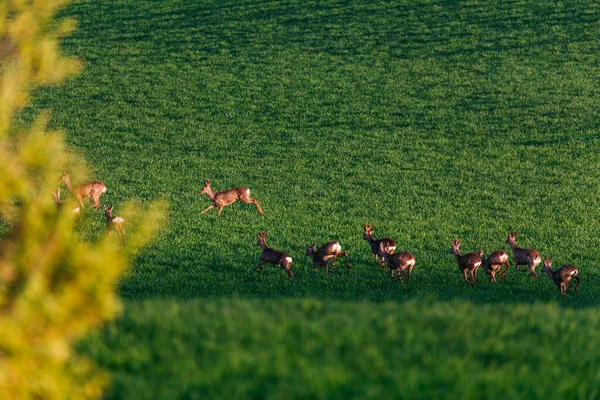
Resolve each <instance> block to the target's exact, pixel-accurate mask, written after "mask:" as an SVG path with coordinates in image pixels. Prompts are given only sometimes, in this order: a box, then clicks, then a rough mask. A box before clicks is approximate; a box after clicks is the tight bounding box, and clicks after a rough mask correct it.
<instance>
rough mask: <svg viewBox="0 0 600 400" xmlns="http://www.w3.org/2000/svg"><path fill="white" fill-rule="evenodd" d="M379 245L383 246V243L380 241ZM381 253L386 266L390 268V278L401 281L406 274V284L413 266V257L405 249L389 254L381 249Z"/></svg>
mask: <svg viewBox="0 0 600 400" xmlns="http://www.w3.org/2000/svg"><path fill="white" fill-rule="evenodd" d="M380 246H384V244H383V243H381V244H380ZM381 254H382V258H383V262H384V264H385V263H387V265H388V268H389V269H390V270H391V275H392V278H394V279H396V280H399V281H400V282H402V279H403V278H404V277H405V276H406V284H407V285H408V284H409V283H410V276H411V273H412V270H413V267H414V266H415V257H414V256H413V255H412V254H411V253H409V252H407V251H403V252H400V253H393V254H390V253H388V252H386V251H383V249H382V253H381ZM394 274H397V276H396V277H394Z"/></svg>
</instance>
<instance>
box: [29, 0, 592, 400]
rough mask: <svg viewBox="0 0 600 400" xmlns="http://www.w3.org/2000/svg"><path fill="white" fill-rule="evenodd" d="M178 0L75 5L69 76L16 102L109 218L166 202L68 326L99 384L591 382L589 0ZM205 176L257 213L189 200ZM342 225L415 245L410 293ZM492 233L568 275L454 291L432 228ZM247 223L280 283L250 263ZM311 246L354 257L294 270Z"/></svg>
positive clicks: (583, 393) (511, 391)
mask: <svg viewBox="0 0 600 400" xmlns="http://www.w3.org/2000/svg"><path fill="white" fill-rule="evenodd" d="M196 3H198V2H190V1H162V2H141V1H134V0H127V1H125V0H110V1H82V2H78V3H76V4H75V5H73V6H72V7H71V8H69V9H68V10H66V12H65V14H68V15H71V16H73V17H75V18H76V19H77V20H78V21H79V29H78V30H77V32H76V33H75V34H74V35H73V36H72V37H71V38H69V39H68V40H66V41H65V43H64V45H65V48H66V50H67V51H68V52H69V53H70V54H74V55H77V56H79V57H80V58H81V59H82V60H83V61H84V63H85V69H84V72H83V74H82V75H81V76H80V77H78V78H77V79H73V80H71V81H70V82H69V83H68V84H67V85H65V86H64V87H61V88H59V89H52V90H46V91H42V92H40V93H38V95H37V96H36V100H35V108H51V109H52V116H53V124H55V125H56V126H59V127H62V128H64V129H65V131H66V134H67V137H68V140H69V142H70V143H71V144H72V145H73V147H74V148H76V149H78V150H80V151H81V152H82V153H83V154H84V155H85V157H86V159H87V160H88V161H89V162H90V164H91V165H93V167H94V169H95V176H94V178H97V179H101V180H102V181H103V182H105V183H106V185H107V186H108V188H109V191H108V193H107V195H105V196H104V197H103V199H102V201H103V203H105V204H106V203H115V204H116V207H115V212H116V213H117V214H118V208H119V204H120V203H121V202H122V201H123V200H125V199H127V198H139V199H140V200H142V201H144V200H147V199H153V198H166V199H168V200H169V202H170V209H171V212H170V225H169V227H168V229H167V231H166V232H165V234H164V235H163V236H162V238H161V239H160V240H159V241H158V242H157V243H156V244H155V245H154V246H153V247H152V248H151V249H149V250H148V251H146V252H145V253H144V254H143V255H142V256H141V257H140V259H139V260H138V262H137V263H136V265H135V266H134V268H133V270H132V271H131V273H130V274H129V275H128V276H127V277H125V278H124V279H123V282H122V283H121V285H120V292H121V294H122V296H123V298H124V299H126V301H125V313H124V316H123V317H122V318H121V319H120V320H119V321H117V322H116V323H115V324H114V325H113V326H110V327H108V328H107V329H106V331H104V332H102V333H99V334H98V335H97V336H94V337H93V338H91V339H90V340H89V341H87V342H86V343H84V344H83V345H82V346H83V350H84V353H85V354H92V355H93V356H94V358H95V359H96V360H97V361H98V362H99V364H100V365H101V366H103V367H106V368H107V369H108V370H110V371H111V372H112V373H113V377H114V382H115V385H114V388H113V390H112V391H111V392H110V395H109V397H111V398H147V397H149V396H150V397H152V396H153V395H154V396H156V397H161V398H176V397H181V398H203V396H201V394H204V395H207V394H210V395H211V396H210V397H222V398H232V397H239V398H247V397H265V398H267V397H268V398H293V397H306V398H350V397H357V398H368V397H372V398H397V397H398V396H404V397H409V398H427V397H429V398H431V397H446V396H448V397H453V398H459V397H460V398H481V397H496V398H543V397H548V396H550V397H556V396H553V395H555V394H556V395H558V394H560V396H559V397H562V398H567V397H573V398H593V397H598V396H599V394H598V393H599V392H598V389H599V388H598V386H599V385H598V383H597V382H598V376H597V371H598V361H599V360H598V357H597V354H598V353H599V351H600V349H599V346H598V342H597V340H596V337H597V331H598V329H597V328H598V326H597V325H598V323H597V322H596V320H597V319H598V316H599V314H598V305H599V302H600V288H599V287H598V285H597V283H598V273H599V272H600V270H599V268H598V261H599V260H600V248H599V244H600V242H599V238H600V227H599V224H598V223H597V221H598V220H600V208H599V207H598V200H597V198H598V195H599V179H598V177H599V176H600V137H599V136H598V121H599V117H600V115H599V114H600V111H599V110H600V96H599V94H600V93H599V85H598V77H599V75H600V59H599V58H600V56H599V55H600V41H599V38H600V23H599V20H600V6H598V5H594V4H592V3H591V2H588V1H583V0H574V1H567V2H544V3H548V4H539V3H540V2H537V1H511V2H491V1H483V2H477V1H466V2H450V1H445V2H444V1H441V2H435V1H433V2H425V1H423V2H419V1H407V2H392V3H390V2H345V1H328V2H304V1H287V2H284V1H269V2H261V1H238V0H235V1H233V0H226V1H220V0H219V1H213V2H211V1H204V2H201V4H196ZM206 178H210V179H212V181H213V188H214V189H215V190H217V191H218V190H223V189H227V188H230V187H235V186H248V187H250V188H251V191H252V196H253V197H254V198H256V199H257V200H258V201H259V202H260V203H261V205H262V207H263V209H264V210H265V212H266V213H267V216H266V217H261V216H260V215H259V214H258V213H257V211H256V208H255V207H254V206H253V205H245V204H240V203H236V204H234V205H232V206H229V207H227V208H225V210H224V211H223V214H222V216H221V217H217V215H216V210H211V211H210V212H209V213H207V214H205V215H202V216H200V215H199V213H200V211H202V210H203V209H204V208H206V207H207V206H208V205H209V204H210V202H209V201H208V199H207V197H206V196H204V195H203V196H200V195H199V193H198V192H199V190H200V189H201V187H202V184H203V182H204V179H206ZM74 180H76V178H75V177H74ZM365 222H370V223H372V224H374V225H375V236H376V237H383V236H390V237H392V238H394V239H395V240H396V242H397V243H398V251H401V250H408V251H411V252H412V253H413V254H414V255H415V257H416V259H417V263H416V266H415V270H414V276H413V281H412V282H411V285H410V287H406V286H403V285H399V284H398V283H397V282H395V281H392V280H391V279H389V277H388V275H387V272H386V273H384V272H382V271H381V270H379V269H378V268H377V267H376V266H375V265H374V264H373V261H372V257H371V254H370V252H369V249H368V246H367V244H366V242H364V240H363V239H362V224H363V223H365ZM102 224H103V221H102V218H101V214H100V212H91V211H88V216H87V219H86V220H85V221H84V223H83V224H82V228H81V229H82V231H83V234H84V235H87V236H89V237H93V236H94V235H95V232H96V231H97V230H100V229H101V227H102ZM509 230H518V231H520V232H521V234H520V236H519V237H518V238H517V241H518V243H519V244H520V245H521V246H524V247H525V246H527V247H534V248H536V249H537V250H538V251H539V252H540V253H541V254H542V256H549V257H552V258H553V259H554V265H555V266H557V267H559V266H560V265H562V264H565V263H567V262H568V263H573V264H575V265H576V266H578V267H579V270H580V275H581V277H582V279H583V281H582V285H581V292H580V293H579V294H578V295H573V294H571V293H570V294H569V296H567V297H566V298H559V297H560V296H559V291H558V288H557V287H555V286H554V285H553V284H552V282H551V281H550V280H549V279H548V278H547V277H546V276H545V275H542V274H541V271H539V270H538V273H540V278H539V279H538V280H535V281H534V280H527V279H526V278H525V276H526V275H525V274H518V273H516V272H515V271H514V268H513V269H511V271H510V272H509V273H508V275H507V278H506V279H505V280H504V281H502V282H500V283H498V284H497V285H492V284H491V283H490V282H489V280H488V278H487V276H485V274H483V273H482V272H481V271H480V274H479V277H478V281H477V284H476V286H475V287H474V288H471V287H468V286H467V285H466V284H465V282H464V281H462V276H461V274H460V273H459V271H458V268H457V267H456V263H455V260H454V257H453V256H451V255H450V254H449V250H450V243H451V239H453V238H455V237H456V238H459V239H460V240H462V241H463V243H464V244H463V246H462V249H461V250H463V252H469V251H474V250H476V249H478V248H483V249H485V250H486V254H489V252H490V251H493V250H497V249H505V250H509V248H508V246H507V245H506V244H505V243H504V241H505V239H506V236H507V233H508V231H509ZM259 231H267V232H268V233H269V239H268V240H267V242H268V244H269V245H270V246H272V247H274V248H276V249H280V250H285V251H287V252H290V253H291V254H292V255H293V256H294V265H293V270H294V275H295V279H294V280H289V279H288V278H287V276H286V274H285V273H284V272H283V271H282V270H278V269H275V268H272V267H269V266H266V267H265V269H264V270H263V272H262V273H261V274H260V275H258V274H256V273H255V272H254V269H255V268H256V266H257V264H258V256H259V253H260V249H259V248H258V247H256V246H255V243H256V240H257V233H258V232H259ZM313 240H316V241H317V242H318V243H320V244H321V243H324V242H326V241H329V240H339V241H340V243H341V244H342V247H343V249H344V250H345V251H348V252H349V254H350V261H351V264H352V265H353V266H354V269H353V270H352V271H346V270H345V269H344V268H338V270H335V271H333V272H331V273H330V274H329V276H325V275H324V274H322V272H321V273H317V274H313V273H312V265H311V264H310V262H309V260H308V258H307V257H305V256H304V251H305V247H304V243H305V242H306V241H311V242H312V241H313ZM509 254H510V251H509ZM340 264H342V263H340ZM232 297H236V299H235V300H231V298H232ZM165 298H168V299H165ZM192 299H193V300H192ZM141 300H143V302H140V301H141ZM546 303H557V304H550V305H549V304H546ZM315 310H318V311H315ZM573 371H576V373H572V374H571V372H573ZM562 374H566V375H562ZM159 386H160V389H159Z"/></svg>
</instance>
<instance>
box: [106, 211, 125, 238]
mask: <svg viewBox="0 0 600 400" xmlns="http://www.w3.org/2000/svg"><path fill="white" fill-rule="evenodd" d="M113 208H115V206H112V207H110V208H109V207H106V206H104V216H105V217H106V232H107V233H108V234H109V235H112V233H113V232H115V231H116V232H117V236H118V237H119V242H120V243H121V244H124V243H125V225H124V224H125V220H124V219H123V218H121V217H116V216H115V217H113V215H112V210H113Z"/></svg>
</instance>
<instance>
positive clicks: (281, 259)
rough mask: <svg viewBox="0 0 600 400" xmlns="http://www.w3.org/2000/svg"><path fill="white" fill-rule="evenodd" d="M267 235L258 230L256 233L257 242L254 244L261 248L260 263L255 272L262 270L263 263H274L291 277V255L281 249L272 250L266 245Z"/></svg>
mask: <svg viewBox="0 0 600 400" xmlns="http://www.w3.org/2000/svg"><path fill="white" fill-rule="evenodd" d="M267 236H268V235H267V233H266V232H260V233H259V234H258V242H257V243H256V245H257V246H259V247H260V248H261V249H262V253H261V254H260V263H259V264H258V268H257V269H256V272H260V271H262V268H263V265H264V264H274V265H279V266H280V267H281V268H283V269H285V271H286V272H287V274H288V276H289V277H290V278H293V277H294V274H293V273H292V256H291V255H289V254H288V253H284V252H283V251H277V250H273V249H272V248H270V247H269V246H267V242H266V239H267Z"/></svg>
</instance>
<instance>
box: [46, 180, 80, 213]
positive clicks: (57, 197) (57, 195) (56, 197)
mask: <svg viewBox="0 0 600 400" xmlns="http://www.w3.org/2000/svg"><path fill="white" fill-rule="evenodd" d="M52 195H53V196H54V202H55V203H56V209H57V210H60V209H61V208H62V206H63V205H64V204H63V202H62V201H61V200H60V187H58V188H56V190H55V191H54V192H52ZM71 212H72V215H73V217H74V218H75V219H76V220H78V219H79V218H80V217H81V208H80V207H74V208H73V210H72V211H71Z"/></svg>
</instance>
